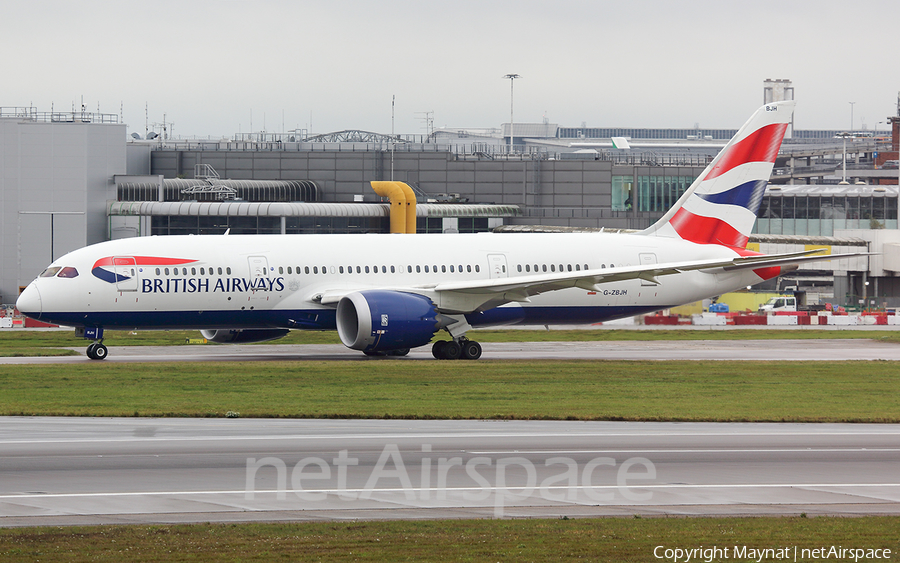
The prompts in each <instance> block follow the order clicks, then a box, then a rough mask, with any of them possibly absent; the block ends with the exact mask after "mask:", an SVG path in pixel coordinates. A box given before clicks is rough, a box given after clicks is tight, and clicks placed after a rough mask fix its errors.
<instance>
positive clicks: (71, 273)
mask: <svg viewBox="0 0 900 563" xmlns="http://www.w3.org/2000/svg"><path fill="white" fill-rule="evenodd" d="M56 277H58V278H77V277H78V270H76V269H75V268H73V267H71V266H66V267H65V268H63V269H62V270H60V271H59V274H57V276H56Z"/></svg>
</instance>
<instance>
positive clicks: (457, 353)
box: [431, 336, 481, 360]
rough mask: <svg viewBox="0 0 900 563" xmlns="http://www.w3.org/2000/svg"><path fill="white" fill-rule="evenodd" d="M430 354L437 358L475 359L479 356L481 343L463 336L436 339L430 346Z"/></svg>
mask: <svg viewBox="0 0 900 563" xmlns="http://www.w3.org/2000/svg"><path fill="white" fill-rule="evenodd" d="M431 355H432V356H434V357H435V359H438V360H459V359H463V360H477V359H478V358H480V357H481V344H479V343H477V342H475V341H474V340H469V339H468V338H466V337H465V336H463V337H460V338H458V339H455V340H438V341H437V342H435V343H434V344H433V345H432V346H431Z"/></svg>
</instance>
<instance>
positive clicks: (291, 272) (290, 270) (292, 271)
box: [288, 266, 294, 274]
mask: <svg viewBox="0 0 900 563" xmlns="http://www.w3.org/2000/svg"><path fill="white" fill-rule="evenodd" d="M293 273H294V270H293V269H292V268H291V267H290V266H288V274H293Z"/></svg>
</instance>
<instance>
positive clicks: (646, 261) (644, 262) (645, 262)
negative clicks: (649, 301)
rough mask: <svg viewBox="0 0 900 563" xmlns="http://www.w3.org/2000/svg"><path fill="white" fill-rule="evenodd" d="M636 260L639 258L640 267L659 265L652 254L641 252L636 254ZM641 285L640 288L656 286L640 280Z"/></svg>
mask: <svg viewBox="0 0 900 563" xmlns="http://www.w3.org/2000/svg"><path fill="white" fill-rule="evenodd" d="M638 258H639V259H640V261H641V266H652V265H654V264H658V263H659V262H657V260H656V254H654V253H653V252H641V253H640V254H638ZM641 285H642V286H647V285H656V284H655V283H653V282H651V281H647V280H643V279H642V280H641Z"/></svg>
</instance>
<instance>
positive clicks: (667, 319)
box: [644, 315, 678, 325]
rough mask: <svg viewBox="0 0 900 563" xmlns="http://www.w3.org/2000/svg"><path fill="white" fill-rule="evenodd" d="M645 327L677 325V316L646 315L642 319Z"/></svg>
mask: <svg viewBox="0 0 900 563" xmlns="http://www.w3.org/2000/svg"><path fill="white" fill-rule="evenodd" d="M644 324H645V325H677V324H678V315H668V316H666V315H647V316H646V317H644Z"/></svg>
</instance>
